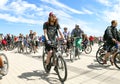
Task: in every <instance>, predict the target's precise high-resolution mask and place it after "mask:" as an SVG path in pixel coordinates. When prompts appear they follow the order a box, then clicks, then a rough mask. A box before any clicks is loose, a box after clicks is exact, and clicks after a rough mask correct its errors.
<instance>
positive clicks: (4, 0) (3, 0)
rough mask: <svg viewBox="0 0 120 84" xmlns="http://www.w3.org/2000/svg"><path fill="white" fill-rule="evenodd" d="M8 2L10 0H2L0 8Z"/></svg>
mask: <svg viewBox="0 0 120 84" xmlns="http://www.w3.org/2000/svg"><path fill="white" fill-rule="evenodd" d="M7 2H8V0H1V1H0V8H1V7H3V6H4V5H5V4H6V3H7Z"/></svg>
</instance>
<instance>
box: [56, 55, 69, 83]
mask: <svg viewBox="0 0 120 84" xmlns="http://www.w3.org/2000/svg"><path fill="white" fill-rule="evenodd" d="M56 67H57V74H58V77H59V79H60V81H61V82H64V81H65V80H66V79H67V66H66V62H65V60H64V59H63V58H62V56H58V58H57V66H56Z"/></svg>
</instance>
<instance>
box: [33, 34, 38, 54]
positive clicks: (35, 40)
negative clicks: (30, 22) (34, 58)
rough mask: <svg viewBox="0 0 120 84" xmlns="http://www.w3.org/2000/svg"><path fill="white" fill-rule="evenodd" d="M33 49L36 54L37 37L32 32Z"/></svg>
mask: <svg viewBox="0 0 120 84" xmlns="http://www.w3.org/2000/svg"><path fill="white" fill-rule="evenodd" d="M33 43H34V44H33V49H34V53H35V52H37V48H38V37H37V33H36V32H34V33H33Z"/></svg>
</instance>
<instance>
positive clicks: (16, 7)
mask: <svg viewBox="0 0 120 84" xmlns="http://www.w3.org/2000/svg"><path fill="white" fill-rule="evenodd" d="M4 1H5V0H4ZM41 1H42V2H43V3H42V4H40V5H39V6H37V5H35V4H31V3H29V2H27V1H25V0H24V1H23V0H13V1H12V2H9V4H6V3H7V0H6V1H5V2H4V3H3V5H2V6H3V7H2V8H0V9H1V10H2V12H1V10H0V19H2V20H6V21H9V22H14V23H27V24H37V25H38V24H39V25H42V24H43V22H45V21H47V18H48V14H49V12H50V11H53V12H55V14H56V15H57V17H58V19H59V22H60V25H61V28H63V27H68V28H69V30H70V31H71V30H72V29H73V28H74V26H75V24H79V25H80V27H81V28H83V30H84V29H85V32H86V33H90V32H93V33H95V32H97V30H94V31H95V32H94V31H93V30H92V28H90V27H88V26H89V25H88V24H89V23H88V22H85V21H82V20H80V19H79V18H77V17H74V15H76V14H82V15H84V14H93V12H92V11H90V10H88V9H85V8H83V9H82V10H81V11H79V10H76V9H74V8H71V7H69V6H67V5H65V4H63V3H61V2H59V1H58V0H41ZM91 30H92V31H91Z"/></svg>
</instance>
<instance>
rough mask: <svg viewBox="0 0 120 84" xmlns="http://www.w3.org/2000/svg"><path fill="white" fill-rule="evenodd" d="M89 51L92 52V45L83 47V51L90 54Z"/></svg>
mask: <svg viewBox="0 0 120 84" xmlns="http://www.w3.org/2000/svg"><path fill="white" fill-rule="evenodd" d="M91 52H92V47H91V46H90V45H87V47H86V48H85V53H86V54H90V53H91Z"/></svg>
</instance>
